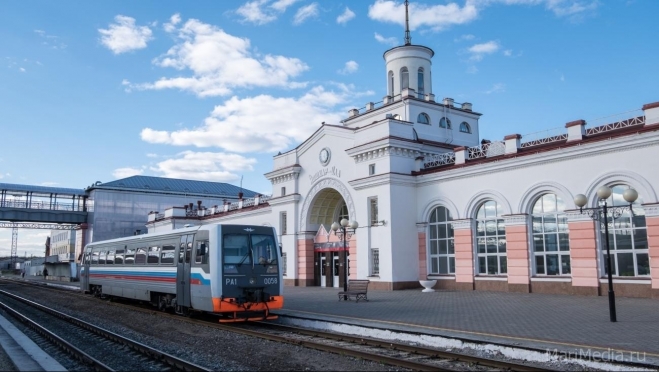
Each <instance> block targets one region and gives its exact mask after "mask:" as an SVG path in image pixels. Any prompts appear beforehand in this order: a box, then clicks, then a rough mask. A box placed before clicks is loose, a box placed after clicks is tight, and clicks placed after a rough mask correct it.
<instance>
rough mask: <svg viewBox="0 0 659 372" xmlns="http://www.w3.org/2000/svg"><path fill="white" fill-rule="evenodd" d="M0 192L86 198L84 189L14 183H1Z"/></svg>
mask: <svg viewBox="0 0 659 372" xmlns="http://www.w3.org/2000/svg"><path fill="white" fill-rule="evenodd" d="M0 190H5V191H15V192H23V193H25V192H31V193H33V194H45V195H50V194H58V195H79V196H84V195H85V190H83V189H69V188H65V187H50V186H35V185H19V184H13V183H0Z"/></svg>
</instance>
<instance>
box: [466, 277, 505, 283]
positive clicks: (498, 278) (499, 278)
mask: <svg viewBox="0 0 659 372" xmlns="http://www.w3.org/2000/svg"><path fill="white" fill-rule="evenodd" d="M474 280H491V281H493V282H507V281H508V277H500V276H474Z"/></svg>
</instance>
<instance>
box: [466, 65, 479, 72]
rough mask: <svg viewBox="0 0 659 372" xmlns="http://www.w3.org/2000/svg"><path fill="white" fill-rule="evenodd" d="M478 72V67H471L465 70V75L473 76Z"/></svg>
mask: <svg viewBox="0 0 659 372" xmlns="http://www.w3.org/2000/svg"><path fill="white" fill-rule="evenodd" d="M477 72H478V67H476V66H474V65H471V66H469V67H468V68H467V73H468V74H475V73H477Z"/></svg>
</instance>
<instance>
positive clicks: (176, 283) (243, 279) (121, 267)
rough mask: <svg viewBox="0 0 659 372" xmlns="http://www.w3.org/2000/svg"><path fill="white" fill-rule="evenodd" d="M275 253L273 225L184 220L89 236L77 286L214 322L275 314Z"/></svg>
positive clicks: (278, 281) (278, 301) (278, 298)
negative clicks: (155, 229)
mask: <svg viewBox="0 0 659 372" xmlns="http://www.w3.org/2000/svg"><path fill="white" fill-rule="evenodd" d="M280 255H281V249H280V247H279V244H278V242H277V234H276V232H275V230H274V228H272V227H266V226H252V225H223V224H212V225H202V226H196V227H186V228H182V229H176V230H171V231H167V232H161V233H151V234H143V235H135V236H131V237H126V238H119V239H113V240H107V241H100V242H94V243H90V244H88V245H87V246H86V247H85V249H84V254H83V258H82V264H81V269H80V286H81V290H82V291H83V292H85V293H90V294H93V295H96V296H104V297H106V296H114V297H122V298H128V299H134V300H142V301H149V302H150V303H152V304H153V305H155V306H157V307H158V308H159V309H160V310H163V311H167V310H172V311H174V312H176V313H178V314H182V315H188V314H190V313H191V312H207V313H214V314H218V315H221V317H220V322H232V321H242V320H263V319H275V318H276V316H275V315H272V314H271V313H270V311H271V310H275V309H280V308H282V307H283V304H284V297H283V283H282V272H281V270H280V266H279V258H280Z"/></svg>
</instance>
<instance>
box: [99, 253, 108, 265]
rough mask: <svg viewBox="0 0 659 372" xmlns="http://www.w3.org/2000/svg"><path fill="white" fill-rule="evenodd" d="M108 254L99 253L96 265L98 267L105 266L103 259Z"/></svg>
mask: <svg viewBox="0 0 659 372" xmlns="http://www.w3.org/2000/svg"><path fill="white" fill-rule="evenodd" d="M107 254H108V252H107V251H101V252H100V253H99V254H98V264H99V265H105V257H106V256H107Z"/></svg>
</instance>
